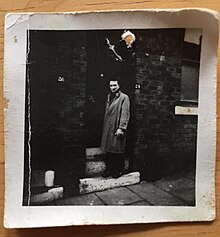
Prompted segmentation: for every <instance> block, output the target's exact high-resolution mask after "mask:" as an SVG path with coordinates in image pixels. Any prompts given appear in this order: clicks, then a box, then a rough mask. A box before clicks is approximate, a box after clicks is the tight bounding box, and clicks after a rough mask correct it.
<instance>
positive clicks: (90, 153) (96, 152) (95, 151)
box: [86, 147, 105, 159]
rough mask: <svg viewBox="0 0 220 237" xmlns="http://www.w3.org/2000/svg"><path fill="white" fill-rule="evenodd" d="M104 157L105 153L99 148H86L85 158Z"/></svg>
mask: <svg viewBox="0 0 220 237" xmlns="http://www.w3.org/2000/svg"><path fill="white" fill-rule="evenodd" d="M102 155H105V152H104V151H103V150H101V149H100V148H99V147H92V148H86V158H87V159H93V157H94V156H102Z"/></svg>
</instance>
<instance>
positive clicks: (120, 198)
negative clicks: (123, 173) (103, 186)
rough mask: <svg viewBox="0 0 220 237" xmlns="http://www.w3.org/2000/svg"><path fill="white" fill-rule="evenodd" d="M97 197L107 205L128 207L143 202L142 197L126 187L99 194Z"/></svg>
mask: <svg viewBox="0 0 220 237" xmlns="http://www.w3.org/2000/svg"><path fill="white" fill-rule="evenodd" d="M96 195H97V196H98V197H99V198H100V199H101V200H102V201H103V202H104V203H105V204H106V205H128V204H132V203H136V202H138V201H143V199H142V198H141V197H139V196H138V195H136V194H135V193H133V192H132V191H130V190H129V189H127V188H126V187H121V188H114V189H111V190H106V191H102V192H97V193H96Z"/></svg>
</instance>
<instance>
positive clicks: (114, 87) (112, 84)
mask: <svg viewBox="0 0 220 237" xmlns="http://www.w3.org/2000/svg"><path fill="white" fill-rule="evenodd" d="M109 87H110V90H111V92H113V93H114V92H116V91H118V90H119V88H120V87H119V84H118V81H110V82H109Z"/></svg>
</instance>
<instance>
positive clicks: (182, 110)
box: [175, 106, 198, 115]
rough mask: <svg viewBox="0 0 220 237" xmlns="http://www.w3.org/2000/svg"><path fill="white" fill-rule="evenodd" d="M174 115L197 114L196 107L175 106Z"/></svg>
mask: <svg viewBox="0 0 220 237" xmlns="http://www.w3.org/2000/svg"><path fill="white" fill-rule="evenodd" d="M175 115H198V107H188V106H175Z"/></svg>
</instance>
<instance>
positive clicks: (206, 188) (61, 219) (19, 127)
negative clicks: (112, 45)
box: [4, 9, 218, 228]
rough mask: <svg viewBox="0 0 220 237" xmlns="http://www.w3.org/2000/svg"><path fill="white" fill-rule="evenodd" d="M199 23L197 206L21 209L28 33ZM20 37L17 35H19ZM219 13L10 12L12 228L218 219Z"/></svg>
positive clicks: (7, 90) (8, 198)
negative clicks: (216, 165) (217, 112)
mask: <svg viewBox="0 0 220 237" xmlns="http://www.w3.org/2000/svg"><path fill="white" fill-rule="evenodd" d="M128 28H129V29H130V30H132V29H135V28H137V29H158V28H160V29H162V28H202V30H203V38H202V49H201V61H200V63H201V66H200V81H199V103H198V104H199V107H198V132H197V135H198V136H197V161H196V162H197V163H196V206H195V207H170V206H163V207H162V206H120V207H119V206H117V207H116V206H38V207H37V206H22V201H23V179H24V177H23V176H24V125H25V84H26V60H27V47H28V42H27V39H28V35H27V34H28V30H98V29H128ZM15 37H16V40H15ZM217 46H218V15H217V13H216V12H214V11H210V10H207V9H166V10H164V9H157V10H155V9H154V10H153V9H152V10H133V11H131V10H127V11H111V12H90V13H89V12H84V13H22V14H21V13H12V14H8V15H7V16H6V19H5V64H4V96H5V98H6V100H7V101H8V107H7V108H6V109H5V157H6V179H5V182H6V188H5V217H4V225H5V226H6V227H8V228H17V227H23V228H24V227H46V226H68V225H88V224H127V223H152V222H172V221H175V222H177V221H210V220H213V219H214V218H215V182H214V181H215V158H216V81H217V66H216V65H217Z"/></svg>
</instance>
